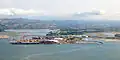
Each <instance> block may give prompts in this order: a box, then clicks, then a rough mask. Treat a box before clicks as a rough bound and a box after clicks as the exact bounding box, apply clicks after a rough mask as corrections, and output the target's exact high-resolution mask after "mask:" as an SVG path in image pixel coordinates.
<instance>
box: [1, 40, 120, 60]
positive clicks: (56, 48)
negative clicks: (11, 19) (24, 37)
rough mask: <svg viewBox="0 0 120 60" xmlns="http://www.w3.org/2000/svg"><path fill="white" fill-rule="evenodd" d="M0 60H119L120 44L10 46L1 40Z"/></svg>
mask: <svg viewBox="0 0 120 60" xmlns="http://www.w3.org/2000/svg"><path fill="white" fill-rule="evenodd" d="M0 60H120V43H109V42H106V43H104V44H102V45H97V44H63V45H11V44H9V42H8V41H7V39H6V40H5V39H3V40H0Z"/></svg>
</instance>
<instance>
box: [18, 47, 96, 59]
mask: <svg viewBox="0 0 120 60" xmlns="http://www.w3.org/2000/svg"><path fill="white" fill-rule="evenodd" d="M73 47H75V48H74V49H69V50H63V51H58V52H48V53H37V54H31V55H28V56H26V57H24V58H23V59H20V60H30V58H32V57H35V56H44V55H54V54H61V53H64V54H65V53H71V52H75V51H79V50H81V48H78V47H80V46H73ZM93 48H96V47H90V48H84V49H85V50H88V49H93Z"/></svg>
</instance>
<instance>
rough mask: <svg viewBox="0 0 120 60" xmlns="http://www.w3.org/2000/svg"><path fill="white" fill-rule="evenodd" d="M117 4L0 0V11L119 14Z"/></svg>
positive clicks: (99, 0)
mask: <svg viewBox="0 0 120 60" xmlns="http://www.w3.org/2000/svg"><path fill="white" fill-rule="evenodd" d="M119 6H120V1H119V0H0V13H1V11H2V13H3V10H6V11H7V10H10V9H12V10H14V11H15V10H16V13H18V14H34V13H35V14H42V15H65V14H73V13H76V12H79V13H82V12H91V11H93V10H99V11H104V12H105V13H106V14H116V13H117V14H119V12H120V7H119ZM13 8H14V9H13ZM6 11H4V12H6ZM8 12H9V11H7V13H8ZM2 13H1V14H2ZM3 14H4V13H3ZM9 14H10V13H9Z"/></svg>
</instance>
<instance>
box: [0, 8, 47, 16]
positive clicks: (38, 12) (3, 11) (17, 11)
mask: <svg viewBox="0 0 120 60" xmlns="http://www.w3.org/2000/svg"><path fill="white" fill-rule="evenodd" d="M45 13H46V12H45V11H42V10H34V9H28V10H25V9H15V8H8V9H0V15H45Z"/></svg>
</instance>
